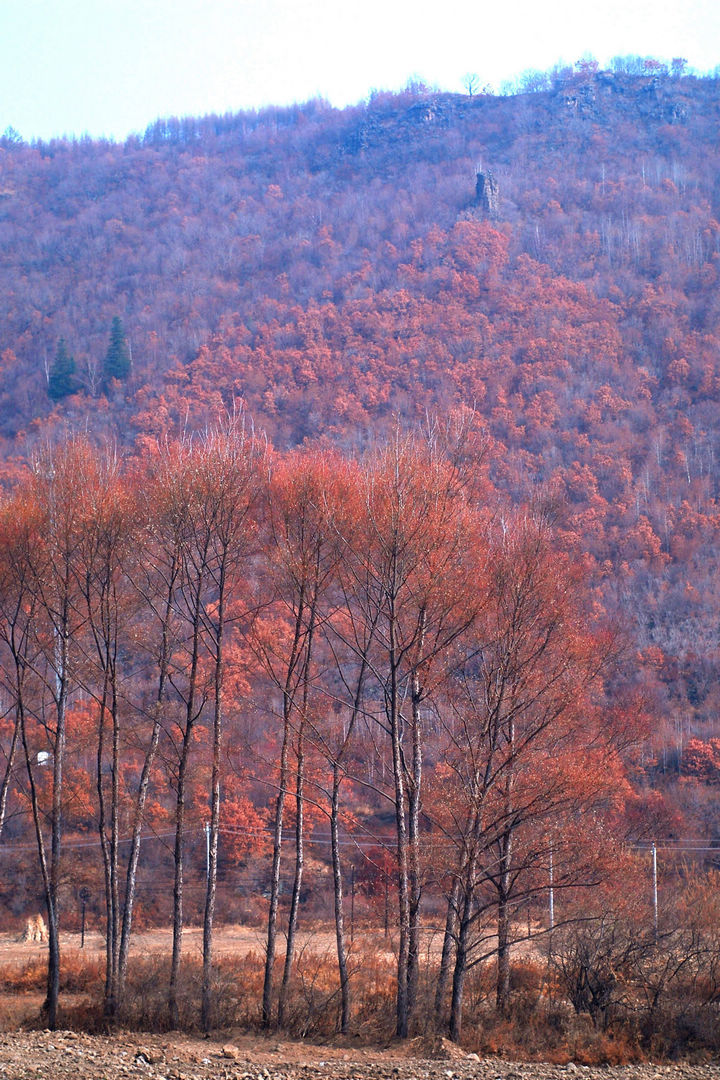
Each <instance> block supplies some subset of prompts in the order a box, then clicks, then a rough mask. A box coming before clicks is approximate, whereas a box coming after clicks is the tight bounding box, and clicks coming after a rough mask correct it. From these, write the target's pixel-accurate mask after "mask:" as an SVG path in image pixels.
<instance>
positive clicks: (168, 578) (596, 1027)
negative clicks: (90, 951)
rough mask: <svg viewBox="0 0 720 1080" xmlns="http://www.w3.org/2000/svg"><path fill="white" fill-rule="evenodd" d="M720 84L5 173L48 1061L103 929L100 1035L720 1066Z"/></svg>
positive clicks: (367, 115)
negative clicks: (699, 1061) (241, 1036)
mask: <svg viewBox="0 0 720 1080" xmlns="http://www.w3.org/2000/svg"><path fill="white" fill-rule="evenodd" d="M719 86H720V82H719V80H718V79H715V78H711V77H698V76H695V75H691V74H688V73H687V72H686V69H685V65H684V63H683V61H680V60H678V61H674V62H673V64H672V65H670V66H668V65H664V64H663V63H661V62H659V61H655V60H652V59H640V58H637V57H626V58H618V59H617V60H616V61H614V62H613V65H612V67H611V69H610V70H606V71H604V70H599V68H598V65H597V64H595V63H594V62H592V61H589V60H585V61H582V62H579V63H578V64H577V65H575V66H574V67H573V68H569V67H568V68H564V67H563V68H557V69H555V70H554V71H552V72H549V73H537V72H532V73H528V74H527V75H526V76H524V77H523V78H522V79H521V80H519V82H518V84H517V85H516V86H515V87H514V88H513V90H512V92H508V93H507V94H505V95H503V96H494V95H491V94H489V93H485V92H477V93H476V92H475V86H474V85H473V86H472V87H469V89H472V90H473V93H472V94H470V93H468V94H466V95H459V94H457V95H456V94H445V93H439V92H435V91H432V90H430V89H428V88H427V87H425V86H423V85H421V84H409V85H408V87H407V88H406V90H405V91H404V92H403V93H401V94H396V95H390V94H385V93H381V92H377V93H373V94H372V95H371V96H370V98H369V99H368V100H367V102H365V103H363V104H361V105H358V106H356V107H354V108H347V109H344V110H337V109H334V108H332V107H331V106H330V105H328V104H327V103H325V102H323V101H319V100H318V101H312V102H308V103H306V104H304V105H298V106H295V107H293V108H286V109H267V110H264V111H261V112H257V113H238V114H233V115H226V116H208V117H204V118H197V119H192V118H183V119H173V118H169V119H165V120H160V121H157V122H156V123H154V124H152V125H151V126H150V127H149V128H148V129H147V131H146V132H145V133H144V134H143V135H138V136H134V137H131V138H129V139H128V140H126V142H125V143H122V144H115V143H109V142H99V141H91V140H89V139H88V140H76V141H54V142H50V143H40V142H38V143H32V144H28V143H26V142H25V141H24V140H23V138H22V136H21V135H20V134H18V133H17V132H14V131H12V130H10V129H8V131H6V133H5V135H4V136H2V138H0V284H1V289H2V297H3V301H2V316H1V318H0V486H1V490H2V502H1V503H0V868H1V869H2V873H0V918H1V920H2V923H3V929H6V928H8V929H11V930H13V932H15V933H19V932H21V931H22V928H23V927H24V926H25V923H26V920H27V918H28V917H29V916H32V915H34V914H35V913H36V912H39V911H42V913H43V917H44V919H45V921H46V923H47V932H48V945H47V967H46V970H44V972H43V980H44V982H43V987H44V993H46V999H45V1005H44V1007H43V1017H44V1021H43V1022H44V1023H46V1024H47V1026H49V1027H55V1026H56V1025H57V1023H58V1022H59V1017H60V1016H61V1015H62V1010H63V994H64V991H65V990H66V989H67V986H68V978H69V976H68V974H67V972H68V971H69V968H68V967H67V964H68V963H69V961H67V960H66V953H67V950H66V949H64V947H63V940H64V939H63V936H62V935H64V934H67V933H70V932H72V933H73V934H77V933H78V932H79V931H80V925H81V919H82V924H83V927H84V925H85V919H86V918H87V919H88V920H89V924H90V925H92V927H93V929H94V930H95V931H96V932H97V931H100V932H101V933H102V937H103V943H104V944H103V949H104V952H103V963H102V970H101V971H99V972H98V989H97V992H96V997H95V1000H94V1005H93V1008H94V1009H95V1014H94V1015H96V1017H97V1018H100V1019H98V1021H97V1022H100V1020H102V1022H103V1023H105V1024H112V1023H115V1022H125V1023H139V1024H143V1023H144V1024H153V1025H155V1026H158V1025H159V1026H167V1027H171V1028H178V1027H183V1026H185V1027H187V1026H193V1025H195V1026H199V1027H200V1028H202V1029H203V1030H205V1031H210V1030H211V1029H213V1028H214V1027H216V1026H218V1025H219V1024H221V1023H222V1022H223V1019H224V1018H225V1019H227V1017H228V1016H230V1012H231V1011H232V1010H231V1006H230V1005H229V1004H228V1002H230V1000H231V999H232V1002H233V1004H232V1009H234V1010H235V1011H234V1012H233V1013H232V1018H233V1019H234V1021H238V1020H239V1019H241V1020H242V1021H243V1022H246V1023H248V1024H250V1025H256V1026H258V1027H260V1028H264V1029H266V1030H270V1029H273V1030H274V1029H280V1030H288V1031H294V1032H295V1033H298V1034H303V1035H304V1034H322V1035H331V1034H333V1033H335V1032H340V1033H342V1034H343V1035H345V1034H352V1033H358V1032H361V1031H366V1030H370V1029H371V1028H372V1030H373V1031H375V1032H377V1031H381V1032H384V1033H385V1034H386V1035H388V1036H389V1035H391V1034H395V1035H397V1036H399V1037H400V1038H405V1037H407V1036H410V1035H415V1034H417V1033H418V1032H425V1031H427V1030H428V1029H430V1028H432V1029H434V1030H437V1031H439V1032H441V1033H443V1034H446V1035H448V1036H449V1037H450V1038H451V1039H453V1040H455V1041H464V1042H465V1044H466V1045H472V1046H476V1047H477V1048H479V1049H480V1048H483V1047H484V1048H485V1049H495V1050H505V1049H507V1047H508V1046H509V1045H510V1043H511V1042H512V1038H511V1036H510V1035H509V1034H508V1033H509V1032H510V1031H511V1029H512V1026H513V1025H520V1026H521V1027H522V1026H523V1025H525V1030H527V1027H528V1025H530V1026H531V1027H532V1028H533V1030H534V1031H536V1032H540V1031H541V1032H542V1034H536V1038H537V1040H538V1046H539V1047H541V1048H542V1052H544V1053H547V1052H548V1049H553V1048H556V1049H557V1048H558V1047H559V1048H563V1047H564V1048H567V1046H568V1045H570V1043H571V1041H572V1039H573V1038H576V1037H577V1030H578V1029H577V1028H576V1027H573V1025H574V1024H575V1025H576V1024H577V1023H582V1024H585V1025H586V1027H587V1030H586V1032H585V1037H586V1040H587V1042H588V1045H590V1043H592V1044H593V1046H594V1047H595V1049H594V1050H593V1051H592V1053H595V1055H596V1058H597V1059H599V1060H610V1059H613V1058H612V1055H613V1054H615V1059H616V1060H624V1059H626V1058H627V1057H629V1056H632V1055H633V1054H638V1053H656V1054H669V1053H675V1052H678V1048H683V1049H684V1050H687V1049H688V1048H690V1049H691V1050H696V1051H698V1052H700V1050H701V1049H703V1048H705V1049H707V1048H713V1047H714V1048H717V1040H718V1036H717V1028H718V1024H717V1020H718V1003H719V1002H720V938H719V937H718V916H719V915H720V911H719V909H718V899H717V893H718V882H719V881H720V878H718V873H719V872H720V862H719V861H718V855H717V854H716V851H718V850H720V848H719V847H718V845H719V844H720V826H719V825H718V810H719V809H720V794H719V793H720V721H719V719H718V715H717V710H718V708H719V707H720V685H719V684H718V677H719V676H720V650H719V644H718V617H719V612H720V585H719V580H720V579H719V575H718V571H719V569H720V567H719V566H718V562H719V559H718V541H719V540H720V505H719V503H718V499H719V496H720V425H719V424H718V399H719V398H720V302H719V301H718V288H717V281H718V270H719V267H720V182H719V181H718V179H717V177H718V176H719V175H720V150H719V149H718V145H717V130H718V121H719V120H720V98H719V94H718V90H719ZM230 924H244V925H248V926H252V927H254V928H255V929H256V931H257V940H258V949H257V953H256V955H254V956H251V957H250V958H244V959H243V965H244V966H242V965H241V967H240V968H238V969H237V970H236V969H235V968H232V964H231V962H230V961H228V959H227V957H225V956H224V955H221V954H220V953H219V952H218V948H217V943H216V940H215V939H216V935H217V931H218V928H219V927H220V926H222V925H230ZM190 927H195V928H200V940H201V943H202V944H201V949H200V952H199V953H198V955H197V956H194V954H193V955H190V953H189V950H188V947H187V944H186V938H187V931H188V928H190ZM154 928H164V929H165V930H167V931H168V934H169V937H168V950H167V954H163V955H162V956H161V957H160V958H157V960H156V963H157V965H158V967H157V968H156V969H153V973H152V981H153V983H154V985H156V986H157V988H158V996H157V1001H156V1002H153V1003H151V1004H148V1003H147V1002H145V1003H144V1004H143V1009H144V1010H145V1011H144V1012H142V1011H141V1010H140V1011H139V1006H138V1001H139V999H140V997H141V996H142V995H141V992H140V990H139V989H138V987H139V986H141V984H142V982H143V980H146V981H147V979H148V978H149V975H148V970H149V969H147V968H146V967H144V966H143V963H145V962H146V961H144V960H143V958H142V957H138V955H137V953H136V952H133V948H134V945H133V943H134V941H135V940H136V938H137V936H138V935H139V934H142V933H144V932H147V931H149V930H151V929H154ZM311 931H312V932H317V933H318V934H321V935H322V934H324V935H325V936H326V937H327V940H328V942H330V944H328V945H327V947H326V946H323V949H324V951H322V950H319V949H316V950H315V951H313V947H312V946H309V945H308V937H307V935H308V933H309V932H311ZM363 935H365V936H364V937H363ZM373 935H375V936H373ZM323 940H325V939H324V938H323ZM361 941H364V942H365V944H363V945H362V946H361V945H360V944H359V943H360V942H361ZM372 942H376V943H379V944H377V949H376V948H375V946H374V945H373V944H371V943H372ZM378 950H382V951H383V952H382V955H383V957H384V959H382V960H380V959H379V958H378V956H379V951H378ZM74 962H75V961H73V963H74ZM229 963H230V967H228V964H229ZM313 965H314V966H313ZM230 983H232V986H233V987H234V988H235V989H233V991H232V994H231V993H230V991H229V990H228V989H227V987H228V986H229V985H230ZM239 984H240V986H241V990H238V989H237V987H238V985H239ZM190 986H191V987H192V989H188V987H190ZM223 987H225V989H223ZM241 991H242V992H241ZM233 995H235V996H233ZM583 1030H585V1029H583ZM480 1031H482V1032H484V1034H483V1035H482V1036H481V1035H480V1034H478V1032H480ZM573 1032H574V1033H575V1034H572V1033H573ZM483 1039H484V1040H485V1041H484V1042H483ZM593 1040H594V1042H593ZM613 1047H614V1048H615V1049H612V1048H613ZM588 1053H589V1054H590V1055H591V1057H592V1054H591V1052H590V1051H589V1050H588Z"/></svg>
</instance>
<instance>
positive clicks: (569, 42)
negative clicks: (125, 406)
mask: <svg viewBox="0 0 720 1080" xmlns="http://www.w3.org/2000/svg"><path fill="white" fill-rule="evenodd" d="M587 54H591V55H592V56H594V57H595V58H597V59H598V60H599V61H600V63H601V65H606V64H607V63H608V62H609V60H610V59H611V58H612V57H613V56H625V55H630V54H634V55H640V56H654V57H656V58H658V59H664V60H670V59H672V58H673V57H684V58H685V59H687V60H688V62H689V64H690V66H691V67H693V68H695V69H697V70H699V71H711V70H713V69H714V68H715V67H717V66H718V65H719V64H720V0H683V2H682V3H680V2H679V0H498V2H496V3H494V4H490V3H488V0H0V133H2V132H3V131H4V130H5V129H6V128H7V127H9V126H11V127H13V128H14V129H15V130H16V131H18V132H19V133H20V134H21V135H22V136H23V138H25V139H26V140H31V139H33V138H41V139H49V138H53V137H55V136H62V135H75V136H82V135H91V136H93V137H102V136H104V137H108V138H115V139H123V138H125V137H126V136H127V135H128V134H131V133H133V132H138V133H139V132H142V131H144V130H145V128H146V126H147V125H148V124H149V123H151V122H152V121H153V120H156V119H157V118H158V117H164V116H189V115H190V116H202V115H205V114H207V113H213V112H214V113H225V112H235V111H238V110H240V109H252V108H260V107H262V106H265V105H285V104H289V103H292V102H302V101H307V100H308V99H310V98H315V97H322V98H325V99H326V100H328V101H330V102H331V103H332V104H333V105H337V106H343V105H347V104H353V103H356V102H358V101H361V100H363V99H365V98H367V96H368V94H369V93H370V92H372V91H373V90H398V89H400V88H402V87H403V86H404V85H405V84H406V83H407V82H408V80H421V81H423V82H425V83H427V84H428V85H430V86H433V87H438V88H440V89H442V90H450V91H454V92H462V91H463V77H464V76H465V75H466V74H468V73H475V74H477V75H478V77H479V80H480V83H481V85H488V86H490V87H492V88H493V89H495V90H498V89H500V87H501V84H502V83H504V82H507V81H508V80H512V79H514V78H515V77H517V76H518V75H520V74H521V73H522V72H524V71H527V70H530V69H534V70H541V71H545V70H548V69H550V68H552V67H553V66H554V65H555V64H556V63H558V62H565V63H571V64H572V63H574V62H575V61H576V60H578V59H579V58H580V57H582V56H584V55H587Z"/></svg>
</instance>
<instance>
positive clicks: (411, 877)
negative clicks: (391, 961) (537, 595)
mask: <svg viewBox="0 0 720 1080" xmlns="http://www.w3.org/2000/svg"><path fill="white" fill-rule="evenodd" d="M421 618H422V621H423V622H424V615H423V616H422V617H421ZM423 639H424V631H423V632H421V636H420V644H419V652H422V647H423ZM411 697H412V701H411V707H412V767H411V773H410V776H409V778H408V785H407V789H408V839H409V851H408V886H409V900H410V913H409V914H410V925H409V936H408V1006H407V1007H408V1020H409V1022H412V1018H413V1015H414V1012H415V1006H416V1004H417V995H418V985H419V980H420V900H421V896H422V879H421V871H420V807H421V801H420V800H421V785H422V727H421V721H420V702H421V700H422V689H421V686H420V680H419V678H418V675H417V672H414V673H413V676H412V690H411Z"/></svg>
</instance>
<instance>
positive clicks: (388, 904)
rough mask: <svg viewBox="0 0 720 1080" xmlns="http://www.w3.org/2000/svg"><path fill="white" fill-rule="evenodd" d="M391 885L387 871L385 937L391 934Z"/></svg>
mask: <svg viewBox="0 0 720 1080" xmlns="http://www.w3.org/2000/svg"><path fill="white" fill-rule="evenodd" d="M389 893H390V886H389V883H388V876H387V873H386V874H385V937H389V936H390V896H389Z"/></svg>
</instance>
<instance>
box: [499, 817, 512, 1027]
mask: <svg viewBox="0 0 720 1080" xmlns="http://www.w3.org/2000/svg"><path fill="white" fill-rule="evenodd" d="M501 843H502V849H501V854H500V878H499V882H498V916H497V935H498V948H497V987H496V992H495V1004H496V1007H497V1010H498V1012H499V1013H500V1014H501V1015H502V1016H507V1014H508V1009H509V1006H510V908H509V904H508V900H509V895H510V865H511V859H512V847H513V837H512V833H511V832H508V833H506V834H505V836H504V837H503V838H502V842H501Z"/></svg>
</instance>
